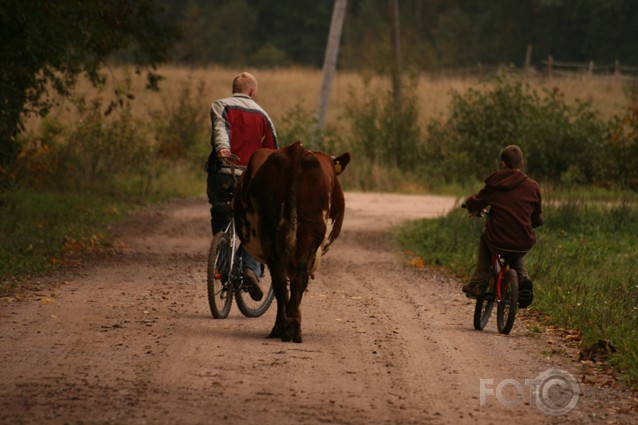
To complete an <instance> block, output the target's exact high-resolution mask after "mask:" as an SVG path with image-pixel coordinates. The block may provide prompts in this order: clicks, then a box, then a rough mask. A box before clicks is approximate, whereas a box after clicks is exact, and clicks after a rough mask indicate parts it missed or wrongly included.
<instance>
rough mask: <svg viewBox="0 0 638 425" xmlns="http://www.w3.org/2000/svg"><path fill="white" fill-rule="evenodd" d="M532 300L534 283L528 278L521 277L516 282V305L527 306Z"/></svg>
mask: <svg viewBox="0 0 638 425" xmlns="http://www.w3.org/2000/svg"><path fill="white" fill-rule="evenodd" d="M532 301H534V285H532V281H531V280H530V279H523V280H521V281H520V282H519V283H518V307H519V308H527V307H529V306H530V305H531V304H532Z"/></svg>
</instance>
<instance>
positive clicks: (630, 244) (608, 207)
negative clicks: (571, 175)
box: [398, 201, 638, 382]
mask: <svg viewBox="0 0 638 425" xmlns="http://www.w3.org/2000/svg"><path fill="white" fill-rule="evenodd" d="M483 225H484V222H483V221H482V220H475V219H470V218H468V217H467V214H466V213H464V212H462V211H460V210H456V211H453V212H451V213H450V214H449V215H447V216H445V217H440V218H437V219H433V220H425V221H418V222H414V223H410V224H407V225H405V226H403V227H402V228H401V229H400V231H399V234H398V237H399V239H400V240H401V243H402V245H403V247H404V248H405V249H408V250H410V251H412V252H414V253H416V254H417V255H419V256H420V257H421V258H423V259H424V260H425V261H426V263H429V264H433V265H443V266H445V267H447V268H449V269H450V270H451V271H452V272H454V273H456V274H457V275H459V276H460V277H461V278H462V279H467V278H468V277H469V276H470V275H471V273H472V271H473V268H474V267H475V264H476V259H477V249H478V240H479V236H480V230H481V228H482V226H483ZM537 234H538V242H537V244H536V246H535V247H534V248H533V249H532V250H531V251H530V253H529V254H528V255H527V257H526V265H527V268H528V270H529V272H530V276H531V277H532V280H533V281H534V288H535V302H534V304H533V306H532V308H533V309H536V310H539V311H542V312H544V313H546V317H548V318H549V319H548V320H551V321H552V322H553V323H554V324H559V325H561V326H568V327H571V328H576V329H579V330H580V331H581V332H582V340H583V346H584V347H587V346H591V345H593V344H594V343H596V342H597V341H599V340H610V341H611V342H612V344H613V345H614V346H615V347H616V349H617V352H616V353H615V355H614V356H613V357H612V362H613V364H614V365H616V366H617V367H618V368H620V369H621V370H623V371H625V372H626V376H627V377H628V379H630V380H633V381H634V382H638V381H636V379H638V307H636V299H638V272H637V271H636V269H635V267H634V262H635V261H634V256H635V253H636V252H635V249H636V245H635V235H636V234H638V208H637V207H636V204H635V203H629V202H620V203H618V202H617V203H615V204H609V203H598V204H596V203H591V202H581V201H570V202H564V203H549V204H548V205H547V206H546V208H545V225H544V226H542V227H540V228H539V229H537Z"/></svg>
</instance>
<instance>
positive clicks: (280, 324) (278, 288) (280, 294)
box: [268, 265, 288, 339]
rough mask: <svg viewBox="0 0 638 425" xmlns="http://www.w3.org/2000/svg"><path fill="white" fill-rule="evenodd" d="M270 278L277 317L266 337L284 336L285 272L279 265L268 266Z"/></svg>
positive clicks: (286, 299) (286, 297)
mask: <svg viewBox="0 0 638 425" xmlns="http://www.w3.org/2000/svg"><path fill="white" fill-rule="evenodd" d="M268 268H269V269H270V276H271V279H272V289H273V292H274V293H275V299H276V300H277V317H276V318H275V326H273V328H272V331H270V335H268V338H282V339H283V338H284V335H285V334H286V304H287V303H288V288H287V282H286V274H285V273H284V271H283V269H282V267H281V266H270V265H269V266H268Z"/></svg>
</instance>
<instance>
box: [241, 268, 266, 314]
mask: <svg viewBox="0 0 638 425" xmlns="http://www.w3.org/2000/svg"><path fill="white" fill-rule="evenodd" d="M259 287H260V288H261V291H262V292H263V294H264V296H263V298H262V299H261V300H259V301H255V300H253V299H252V298H251V297H250V294H249V293H248V288H247V287H244V285H243V284H242V285H240V286H239V288H237V289H236V290H235V300H236V301H237V308H239V311H241V312H242V314H243V315H244V316H246V317H259V316H261V315H262V314H264V313H265V312H266V311H267V310H268V308H269V307H270V304H272V300H273V298H274V293H273V290H272V280H271V277H270V273H268V272H267V270H266V266H262V274H261V277H260V278H259Z"/></svg>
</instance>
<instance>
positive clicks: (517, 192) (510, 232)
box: [465, 168, 543, 252]
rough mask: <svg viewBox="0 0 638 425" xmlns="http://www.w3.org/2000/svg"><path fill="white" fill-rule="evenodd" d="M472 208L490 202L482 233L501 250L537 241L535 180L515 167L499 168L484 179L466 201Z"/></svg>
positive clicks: (539, 212)
mask: <svg viewBox="0 0 638 425" xmlns="http://www.w3.org/2000/svg"><path fill="white" fill-rule="evenodd" d="M465 205H466V206H467V209H468V210H469V211H471V212H476V211H480V210H482V209H483V208H486V207H487V206H488V205H491V206H492V208H491V212H490V214H489V216H488V219H487V223H486V225H485V231H484V237H485V240H486V242H487V243H488V244H490V245H491V246H493V247H494V248H497V249H500V250H504V251H520V252H527V251H529V250H530V249H531V248H532V246H533V245H534V243H535V242H536V233H535V232H534V228H535V227H538V226H540V225H542V224H543V210H542V207H541V191H540V187H539V185H538V183H537V182H536V181H535V180H533V179H531V178H529V177H527V176H526V175H525V173H523V172H522V171H521V170H518V169H507V168H506V169H501V170H498V171H496V172H494V173H492V174H491V175H490V176H489V177H488V178H487V179H486V180H485V187H484V188H483V189H481V191H480V192H479V193H477V194H475V195H472V196H470V197H469V198H467V200H466V201H465Z"/></svg>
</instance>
